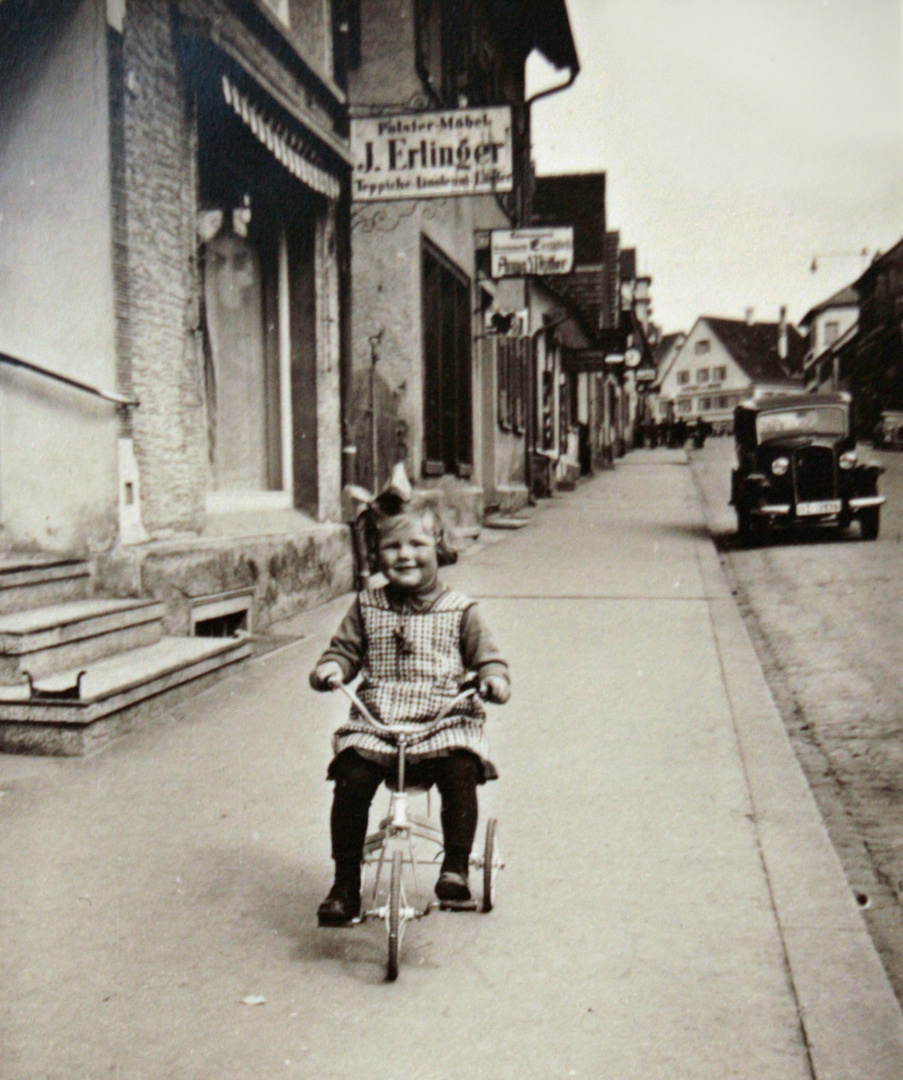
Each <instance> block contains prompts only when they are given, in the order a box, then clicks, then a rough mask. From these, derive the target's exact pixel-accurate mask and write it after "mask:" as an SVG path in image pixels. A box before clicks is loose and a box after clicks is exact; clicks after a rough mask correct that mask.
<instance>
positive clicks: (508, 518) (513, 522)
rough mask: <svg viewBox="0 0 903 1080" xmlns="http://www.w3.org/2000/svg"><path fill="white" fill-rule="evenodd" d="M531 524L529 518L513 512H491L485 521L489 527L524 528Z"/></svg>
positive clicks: (484, 523) (485, 524) (485, 525)
mask: <svg viewBox="0 0 903 1080" xmlns="http://www.w3.org/2000/svg"><path fill="white" fill-rule="evenodd" d="M529 524H530V519H529V518H526V517H516V516H515V515H513V514H511V515H505V514H489V515H487V517H486V520H485V521H484V522H483V525H484V527H485V528H487V529H524V528H526V527H527V525H529Z"/></svg>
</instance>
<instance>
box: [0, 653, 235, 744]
mask: <svg viewBox="0 0 903 1080" xmlns="http://www.w3.org/2000/svg"><path fill="white" fill-rule="evenodd" d="M250 655H251V644H250V642H249V641H248V640H247V638H246V637H235V638H194V637H184V638H175V637H164V638H162V639H161V640H160V641H158V642H155V643H154V644H153V645H143V646H141V647H140V648H137V649H131V650H129V652H126V653H122V654H120V655H118V656H111V657H107V658H106V659H104V660H98V661H97V662H96V663H93V664H89V665H86V666H85V667H84V668H71V669H69V670H67V671H60V672H57V673H55V674H53V675H48V676H45V677H44V678H40V679H36V680H35V681H34V691H35V696H33V697H29V692H28V687H27V685H24V686H16V687H11V686H4V687H0V752H3V753H33V754H55V755H65V756H78V755H82V754H87V753H93V752H94V751H96V750H99V749H101V748H102V747H103V746H105V745H106V744H107V743H108V742H110V741H111V740H112V739H114V738H117V737H118V736H120V735H122V734H124V733H125V732H127V731H130V730H131V729H132V728H134V727H135V726H136V725H137V724H138V723H141V722H143V721H144V720H146V719H150V718H151V717H153V716H155V715H157V714H159V713H160V712H162V711H164V710H166V709H168V708H170V707H172V706H173V705H174V704H176V703H177V702H178V701H179V700H183V699H184V698H186V697H189V696H193V695H194V694H196V693H197V692H198V691H199V690H200V689H202V688H203V687H205V686H206V685H208V684H209V683H211V682H213V681H214V680H215V679H216V678H218V677H219V676H220V675H221V674H222V671H223V669H224V668H226V667H228V666H229V665H232V664H235V663H237V662H238V661H240V660H244V659H246V658H247V657H248V656H250ZM82 672H83V674H82V676H81V684H80V694H79V696H78V697H77V698H75V697H71V696H70V697H66V694H67V693H70V694H71V693H72V691H73V689H74V688H75V687H76V685H77V684H78V682H79V675H80V673H82Z"/></svg>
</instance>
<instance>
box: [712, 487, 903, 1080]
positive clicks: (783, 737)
mask: <svg viewBox="0 0 903 1080" xmlns="http://www.w3.org/2000/svg"><path fill="white" fill-rule="evenodd" d="M693 479H694V485H695V486H696V489H697V494H698V495H699V501H700V506H701V508H702V509H703V512H704V516H705V522H706V527H707V528H708V529H709V531H710V532H711V528H712V523H711V518H710V512H709V508H708V506H707V504H706V500H705V497H704V495H703V493H702V492H701V491H700V490H699V483H698V480H697V478H696V474H695V470H694V471H693ZM698 558H699V566H700V572H701V574H702V579H703V582H704V584H705V591H706V594H707V595H708V596H709V597H710V600H709V612H710V618H711V622H712V630H713V633H714V636H715V643H716V646H717V649H718V654H719V657H720V662H721V671H722V679H723V682H724V687H725V691H726V693H727V697H728V701H729V704H730V709H731V715H732V718H733V723H734V730H735V732H736V736H737V743H738V748H739V753H740V758H741V761H742V764H743V769H744V773H745V776H746V783H747V787H748V790H749V795H750V799H751V802H752V806H753V810H754V819H755V827H756V834H757V837H758V842H759V848H760V854H761V858H762V864H763V867H764V870H765V875H766V878H767V881H768V887H769V890H770V893H771V898H772V905H773V909H774V914H775V919H776V920H777V924H778V929H779V932H780V936H781V941H782V945H783V949H784V956H785V959H786V963H787V974H788V979H789V981H790V984H791V988H792V991H793V995H794V997H795V999H796V1003H797V1010H798V1013H799V1018H800V1025H801V1029H802V1033H803V1038H804V1040H805V1044H806V1049H807V1053H808V1056H809V1063H810V1068H811V1070H812V1076H813V1078H814V1080H900V1077H903V1012H901V1008H900V1004H899V1002H898V1001H897V998H896V996H895V994H894V992H893V989H892V987H891V985H890V982H889V980H888V978H887V974H886V972H885V970H884V967H883V965H882V963H881V960H880V958H879V957H878V954H877V952H876V950H875V947H874V944H873V943H872V940H871V936H870V935H869V932H868V928H867V926H866V923H865V920H864V919H863V917H862V913H861V912H860V910H859V908H858V906H857V904H856V901H855V898H854V896H853V891H852V889H851V888H850V885H849V882H848V881H847V878H846V875H845V873H844V870H843V867H842V866H841V863H840V859H839V858H838V856H837V853H836V852H835V850H834V847H833V845H832V844H831V841H830V838H829V836H828V832H827V829H826V828H825V825H824V822H823V821H822V818H821V814H820V813H819V810H818V807H817V805H816V803H815V798H814V796H813V795H812V792H811V791H810V789H809V785H808V782H807V780H806V777H805V775H804V773H803V770H802V767H801V766H800V764H799V762H798V761H797V759H796V755H795V753H794V751H793V747H792V745H791V743H790V738H789V736H788V734H787V731H786V729H785V727H784V722H783V720H782V719H781V716H780V713H779V712H778V709H777V706H776V705H775V702H774V699H773V697H772V695H771V690H770V689H769V687H768V684H767V682H766V680H765V675H764V673H763V671H762V667H761V665H760V663H759V659H758V656H757V655H756V652H755V649H754V648H753V644H752V641H751V640H750V637H749V634H748V633H747V630H746V626H745V625H744V623H743V619H742V616H741V614H740V612H739V610H738V608H737V605H736V603H735V601H734V598H733V596H732V594H731V592H730V589H729V588H728V585H727V582H726V579H725V576H724V572H723V570H722V568H721V565H720V562H719V560H718V555H717V553H716V551H715V548H714V545H713V544H700V545H699V548H698ZM801 853H802V857H801Z"/></svg>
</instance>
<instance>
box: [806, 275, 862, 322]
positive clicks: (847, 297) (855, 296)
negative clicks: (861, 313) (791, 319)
mask: <svg viewBox="0 0 903 1080" xmlns="http://www.w3.org/2000/svg"><path fill="white" fill-rule="evenodd" d="M838 307H855V308H858V307H859V291H858V289H857V288H856V286H855V285H847V286H846V287H845V288H843V289H841V290H840V292H836V293H834V295H833V296H829V297H828V299H827V300H822V302H821V303H820V304H816V305H815V307H811V308H809V310H808V311H807V312H806V314H805V315H804V316H803V318H802V320H801V322H800V326H808V325H809V323H811V322H812V320H813V319H814V318H815V316H816V315H820V314H821V313H822V312H823V311H829V310H830V309H831V308H838Z"/></svg>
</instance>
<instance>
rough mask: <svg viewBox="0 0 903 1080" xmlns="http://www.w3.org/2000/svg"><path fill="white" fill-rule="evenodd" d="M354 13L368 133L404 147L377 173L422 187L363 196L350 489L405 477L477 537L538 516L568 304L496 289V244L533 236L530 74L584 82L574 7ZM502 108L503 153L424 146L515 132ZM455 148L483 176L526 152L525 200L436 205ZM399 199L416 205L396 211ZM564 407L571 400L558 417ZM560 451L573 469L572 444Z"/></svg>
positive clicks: (470, 195) (353, 104) (533, 288)
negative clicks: (434, 493) (546, 397)
mask: <svg viewBox="0 0 903 1080" xmlns="http://www.w3.org/2000/svg"><path fill="white" fill-rule="evenodd" d="M347 6H348V9H349V12H350V13H351V18H350V21H349V25H350V28H351V30H352V37H353V39H354V40H355V42H356V49H355V53H354V55H353V56H352V57H351V59H350V60H349V65H348V101H349V106H350V112H351V118H352V123H353V124H354V123H355V122H358V123H360V124H364V125H369V128H368V130H371V131H373V130H375V129H378V128H381V129H382V130H383V132H386V131H387V130H388V129H389V128H392V125H393V123H395V124H397V125H398V126H397V127H396V128H392V130H391V131H390V132H389V134H388V135H387V136H386V140H388V141H386V143H385V153H386V155H387V156H386V160H385V162H384V163H383V164H380V163H378V162H377V161H376V160H375V158H371V159H368V163H367V164H365V165H364V166H363V167H362V170H359V171H363V172H364V173H367V170H368V166H369V165H372V171H371V172H370V177H371V178H372V183H373V184H374V185H375V186H376V188H377V189H378V188H379V184H380V180H381V178H382V177H384V176H385V174H386V172H387V171H392V169H395V173H397V174H398V175H395V174H393V176H392V177H391V178H390V182H391V183H392V184H395V183H396V182H397V181H398V180H399V176H400V174H401V173H404V174H405V177H408V178H409V177H413V178H414V180H415V181H416V183H415V186H414V187H413V188H407V187H405V188H403V189H398V188H396V187H393V188H390V189H389V193H388V194H389V196H392V197H386V198H383V197H382V194H385V193H384V192H383V193H382V194H381V193H380V192H379V191H378V190H377V194H376V197H373V193H372V192H371V191H370V190H368V187H367V180H368V177H367V176H366V175H364V176H357V177H356V178H355V179H354V180H353V182H352V205H351V265H352V325H351V335H350V338H351V372H350V379H349V382H348V386H347V398H346V401H347V409H346V430H345V447H346V456H348V457H349V459H350V460H349V462H348V465H347V468H346V478H347V479H353V480H356V481H357V482H359V483H361V484H363V485H365V486H367V487H379V486H380V484H382V483H383V482H384V481H385V480H386V478H387V477H388V475H389V473H390V471H391V469H392V467H393V466H394V465H395V464H396V463H398V462H404V463H405V466H406V468H407V470H408V473H409V475H410V476H411V477H412V478H414V479H415V480H416V481H417V482H418V483H420V484H422V485H424V486H428V487H435V488H439V489H441V490H442V491H443V492H444V494H445V497H446V499H447V500H448V502H449V504H450V506H452V507H453V508H454V511H455V513H456V515H457V519H458V524H459V526H460V527H462V528H463V529H474V530H475V529H477V528H478V527H479V521H480V519H481V517H482V514H483V511H484V509H485V508H488V507H489V508H502V509H506V510H507V509H512V508H516V507H517V506H519V505H523V503H525V502H526V501H527V498H528V495H529V488H530V484H531V475H530V473H531V468H532V464H533V458H532V456H531V453H530V446H531V444H532V442H533V441H534V440H535V439H536V437H537V432H536V426H537V423H538V421H537V418H536V415H535V411H534V410H532V409H531V408H530V406H529V402H530V398H531V394H533V393H535V392H536V379H535V378H534V371H533V370H532V369H531V365H532V364H533V363H534V358H535V364H536V365H537V366H543V365H546V364H553V365H554V363H555V360H554V355H553V354H554V353H555V351H556V350H557V348H558V345H557V341H556V339H555V336H554V333H553V332H551V331H550V332H549V333H545V332H544V328H545V327H546V326H547V325H548V326H552V325H553V324H556V322H557V321H558V312H559V310H560V307H561V305H560V303H559V301H558V300H557V298H556V297H555V296H554V295H553V294H551V293H550V292H549V290H548V289H546V288H545V287H544V286H543V284H542V281H541V279H535V278H532V277H528V276H525V275H521V276H510V277H509V276H500V277H498V278H497V279H493V278H492V275H491V267H490V247H491V234H492V231H493V230H513V229H517V228H523V227H524V226H526V225H529V224H530V223H531V217H530V203H531V197H532V190H533V172H532V165H531V158H530V105H529V102H528V100H527V96H526V93H525V64H526V61H527V57H528V56H529V55H530V54H531V52H533V50H534V49H536V50H538V51H539V52H540V53H542V54H543V55H544V56H545V58H546V59H547V60H548V61H549V62H550V63H552V64H553V65H554V66H556V67H557V68H559V69H566V70H568V71H569V72H570V75H571V76H572V77H574V76H576V73H577V71H578V70H579V63H578V60H577V54H576V50H575V47H574V42H573V38H572V36H571V29H570V23H569V20H568V15H567V8H566V5H565V2H564V0H542V2H540V3H536V4H523V3H519V4H511V3H506V2H503V0H473V2H466V3H465V2H463V0H398V2H393V3H392V4H388V3H386V0H359V2H358V3H355V4H349V5H347ZM566 82H567V80H565V81H564V82H562V83H561V85H562V86H563V85H565V84H566ZM495 107H501V111H502V112H504V110H505V108H506V107H507V108H508V109H510V125H507V126H506V127H505V130H502V129H501V128H500V129H499V131H498V132H497V133H496V132H493V133H491V135H492V137H493V138H495V135H496V134H498V142H497V143H496V142H493V143H485V135H480V133H476V134H473V133H470V132H469V129H468V128H466V127H462V128H461V129H460V131H459V132H458V134H457V135H455V137H454V141H453V144H451V143H450V144H448V145H445V146H439V147H438V149H437V148H436V146H435V145H434V144H433V143H432V142H431V141H430V140H429V139H427V138H425V137H423V135H422V134H420V135H415V134H413V133H416V132H421V133H422V132H425V131H426V130H429V129H426V128H422V127H420V126H419V125H421V124H428V123H429V122H430V117H431V116H432V117H433V118H434V120H435V117H436V114H439V115H440V119H439V120H435V122H436V123H444V124H445V125H446V127H445V128H444V129H443V130H451V131H453V132H454V131H456V130H458V129H456V127H455V124H456V123H458V122H459V121H457V120H456V119H455V117H453V116H450V115H449V114H450V113H452V112H453V111H455V112H456V111H459V110H462V109H465V108H466V109H468V110H474V111H475V113H476V117H477V119H479V117H480V116H481V115H482V116H486V115H488V114H490V113H491V114H492V115H495V116H498V111H497V110H496V108H495ZM442 114H445V116H444V120H443V119H442ZM466 120H467V122H468V123H469V122H470V117H467V118H466ZM464 122H465V121H464V120H461V121H460V123H461V124H464ZM481 138H482V139H484V145H479V144H480V139H481ZM451 145H453V147H454V153H456V154H457V153H461V154H462V155H465V156H463V157H462V158H461V161H465V160H470V161H471V162H472V163H473V162H475V161H477V160H478V159H477V154H480V155H481V156H482V155H485V154H486V153H487V148H491V147H493V146H495V147H498V146H502V147H504V148H505V150H504V152H505V153H506V154H507V151H508V149H510V159H511V165H510V176H509V178H508V179H510V184H509V183H508V181H507V180H506V184H505V186H504V187H503V188H502V189H501V190H497V191H492V190H489V189H486V190H482V191H481V193H477V192H471V191H465V192H464V193H460V194H459V193H458V192H457V191H454V192H452V193H451V194H448V195H445V196H443V197H441V198H433V197H430V192H431V189H430V187H429V186H417V184H421V183H424V184H425V183H426V181H429V179H430V178H429V176H425V175H420V174H421V173H422V172H423V170H424V169H425V168H426V167H427V165H428V164H429V163H430V162H431V161H432V158H431V157H430V155H438V159H439V162H440V164H441V162H442V155H443V154H444V153H449V152H451V151H450V150H449V146H451ZM473 146H476V149H475V150H473V149H472V147H473ZM402 149H403V150H404V153H402ZM393 161H394V162H395V164H394V165H393V164H392V162H393ZM477 171H480V172H484V173H486V174H487V175H489V174H491V170H489V171H487V170H485V169H480V170H477V169H476V168H475V167H474V169H473V170H472V172H473V173H474V174H475V173H476V172H477ZM464 175H465V173H464V169H463V166H461V167H460V176H464ZM405 177H402V179H405ZM458 178H459V177H458ZM465 179H466V177H465ZM509 188H510V190H509ZM397 190H404V191H405V192H407V191H410V193H411V196H410V197H408V196H405V197H397V198H396V197H394V195H393V193H394V192H396V191H397ZM512 342H514V343H515V344H511V343H512ZM540 385H542V383H540ZM557 394H558V387H557V386H556V387H555V388H554V400H553V408H554V405H555V403H556V402H557V401H558V398H557ZM553 443H554V444H555V445H554V452H555V457H556V459H557V455H558V451H557V446H558V440H557V437H556V436H555V434H554V433H553Z"/></svg>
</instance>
